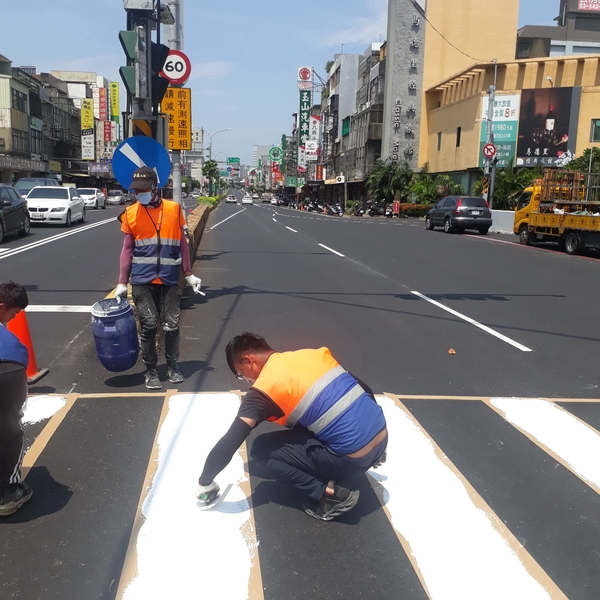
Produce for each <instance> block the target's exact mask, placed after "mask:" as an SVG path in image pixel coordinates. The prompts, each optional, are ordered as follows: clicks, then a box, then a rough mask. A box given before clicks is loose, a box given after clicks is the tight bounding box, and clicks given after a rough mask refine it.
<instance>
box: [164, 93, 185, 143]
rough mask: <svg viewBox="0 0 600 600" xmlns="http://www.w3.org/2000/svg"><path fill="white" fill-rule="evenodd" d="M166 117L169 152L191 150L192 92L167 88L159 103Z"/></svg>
mask: <svg viewBox="0 0 600 600" xmlns="http://www.w3.org/2000/svg"><path fill="white" fill-rule="evenodd" d="M161 108H162V111H163V112H164V113H165V114H166V115H167V123H168V130H169V148H168V149H169V150H191V148H192V90H191V89H190V88H174V87H169V88H168V89H167V91H166V93H165V96H164V98H163V101H162V103H161Z"/></svg>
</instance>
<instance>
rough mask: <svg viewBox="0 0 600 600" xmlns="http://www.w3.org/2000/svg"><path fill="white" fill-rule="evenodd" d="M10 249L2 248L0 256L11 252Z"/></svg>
mask: <svg viewBox="0 0 600 600" xmlns="http://www.w3.org/2000/svg"><path fill="white" fill-rule="evenodd" d="M9 251H10V248H0V254H3V253H4V252H9Z"/></svg>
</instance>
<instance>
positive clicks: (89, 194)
mask: <svg viewBox="0 0 600 600" xmlns="http://www.w3.org/2000/svg"><path fill="white" fill-rule="evenodd" d="M77 191H78V192H79V195H80V196H81V197H82V198H83V203H84V204H85V206H86V208H106V196H105V195H104V194H103V193H102V190H99V189H98V188H78V189H77Z"/></svg>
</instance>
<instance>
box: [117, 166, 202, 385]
mask: <svg viewBox="0 0 600 600" xmlns="http://www.w3.org/2000/svg"><path fill="white" fill-rule="evenodd" d="M129 189H130V190H133V193H134V196H135V199H136V200H137V202H134V203H133V204H132V205H130V206H129V207H127V209H126V210H125V212H124V213H123V215H122V216H121V231H123V232H124V233H125V240H124V241H123V250H122V251H121V261H120V273H119V285H117V289H116V292H115V295H116V296H117V298H127V282H128V281H129V278H130V276H131V291H132V296H133V301H134V302H135V305H136V307H137V312H138V317H139V321H140V341H141V347H142V360H143V361H144V364H145V365H146V374H145V377H144V379H145V383H146V387H147V388H148V389H150V390H159V389H160V388H161V387H162V386H161V383H160V379H159V377H158V371H157V365H158V356H157V352H156V334H157V331H158V324H159V323H160V324H161V326H162V329H163V331H164V334H165V358H166V361H167V377H168V378H169V381H170V382H171V383H181V382H182V381H183V380H184V379H185V378H184V376H183V375H182V374H181V371H180V370H179V367H178V366H177V361H178V360H179V338H180V336H179V317H180V312H181V309H180V300H181V290H180V289H179V285H178V284H179V274H180V271H181V269H182V268H183V271H184V273H185V279H186V281H187V282H188V283H189V285H191V286H192V289H193V290H194V292H195V293H196V294H198V293H200V286H201V283H202V281H201V279H200V278H198V277H196V276H195V275H192V267H191V262H190V251H189V247H188V243H187V239H186V237H185V233H184V229H183V228H184V226H185V224H186V223H185V217H184V216H183V213H182V212H181V207H180V206H179V204H177V202H173V201H171V200H163V199H162V198H161V197H160V191H159V189H158V179H157V176H156V173H155V172H154V171H153V170H152V169H150V168H148V167H141V168H139V169H136V171H135V172H134V173H133V179H132V181H131V185H130V186H129Z"/></svg>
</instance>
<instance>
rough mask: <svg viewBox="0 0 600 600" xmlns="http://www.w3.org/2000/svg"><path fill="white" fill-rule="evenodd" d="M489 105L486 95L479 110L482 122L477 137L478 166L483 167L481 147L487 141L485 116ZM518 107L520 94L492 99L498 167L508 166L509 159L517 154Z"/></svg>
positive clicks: (483, 158) (486, 116)
mask: <svg viewBox="0 0 600 600" xmlns="http://www.w3.org/2000/svg"><path fill="white" fill-rule="evenodd" d="M489 105H490V99H489V96H486V97H484V98H483V103H482V111H481V118H482V124H481V133H480V137H479V166H480V167H485V157H484V156H483V147H484V146H485V144H486V143H487V118H488V107H489ZM520 107H521V96H520V94H511V95H508V94H507V95H503V96H496V99H495V100H494V112H493V122H492V131H493V133H494V145H495V146H496V157H497V158H498V163H497V166H498V167H506V166H508V163H509V162H510V161H511V159H514V158H515V157H516V155H517V138H518V131H519V111H520ZM513 162H514V160H513Z"/></svg>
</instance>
